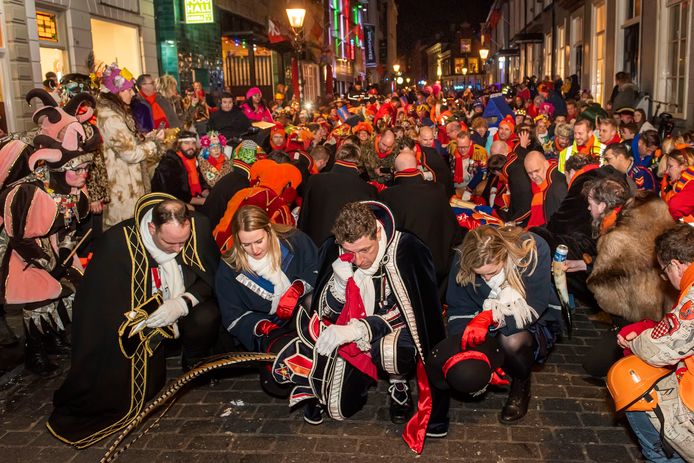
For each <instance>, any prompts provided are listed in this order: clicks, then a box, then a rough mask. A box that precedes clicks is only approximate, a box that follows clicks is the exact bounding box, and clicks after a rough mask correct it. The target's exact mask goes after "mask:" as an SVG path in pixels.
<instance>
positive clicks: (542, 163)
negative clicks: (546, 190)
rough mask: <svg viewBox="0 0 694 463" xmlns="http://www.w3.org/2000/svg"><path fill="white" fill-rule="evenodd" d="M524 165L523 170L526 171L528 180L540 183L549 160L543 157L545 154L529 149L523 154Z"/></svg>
mask: <svg viewBox="0 0 694 463" xmlns="http://www.w3.org/2000/svg"><path fill="white" fill-rule="evenodd" d="M523 165H524V166H525V172H527V174H528V177H530V181H531V182H533V183H535V184H537V185H540V184H542V182H544V181H545V179H546V177H547V170H548V169H549V161H548V160H547V159H546V158H545V155H544V154H542V153H540V152H539V151H531V152H529V153H528V154H527V155H526V156H525V161H523Z"/></svg>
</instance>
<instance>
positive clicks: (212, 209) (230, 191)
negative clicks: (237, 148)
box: [200, 159, 251, 230]
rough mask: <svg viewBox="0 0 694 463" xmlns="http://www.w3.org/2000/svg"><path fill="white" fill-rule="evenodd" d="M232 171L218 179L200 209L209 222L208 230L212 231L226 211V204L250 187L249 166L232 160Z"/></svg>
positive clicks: (238, 160) (237, 160)
mask: <svg viewBox="0 0 694 463" xmlns="http://www.w3.org/2000/svg"><path fill="white" fill-rule="evenodd" d="M232 163H233V165H234V170H233V171H231V172H229V173H228V174H226V175H225V176H224V177H222V178H220V179H219V181H218V182H217V183H216V184H215V186H214V187H212V189H211V190H210V194H209V195H208V196H207V199H206V200H205V204H204V205H203V206H202V208H201V209H200V212H202V213H203V214H204V215H205V216H206V217H207V220H208V221H209V222H210V229H212V230H214V228H215V227H216V226H217V224H218V223H219V221H220V220H221V219H222V217H223V216H224V212H225V211H226V210H227V203H229V200H230V199H231V198H232V197H233V196H234V195H235V194H236V193H238V192H239V191H241V190H243V189H244V188H248V187H249V186H250V182H249V181H250V178H251V166H249V165H248V164H246V163H245V162H243V161H241V160H240V159H234V160H233V161H232Z"/></svg>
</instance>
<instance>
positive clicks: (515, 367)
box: [497, 331, 535, 379]
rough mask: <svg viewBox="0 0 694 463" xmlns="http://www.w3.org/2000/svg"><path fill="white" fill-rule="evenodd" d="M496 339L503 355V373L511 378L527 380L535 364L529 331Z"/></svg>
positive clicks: (531, 337) (531, 336) (532, 340)
mask: <svg viewBox="0 0 694 463" xmlns="http://www.w3.org/2000/svg"><path fill="white" fill-rule="evenodd" d="M497 338H498V340H499V345H500V346H501V352H503V354H504V363H503V366H502V368H503V369H504V371H505V372H506V373H507V374H508V375H509V376H511V377H512V378H518V379H526V378H528V377H529V376H530V372H531V371H532V368H533V364H534V363H535V358H534V356H533V342H534V339H533V335H532V334H530V332H529V331H519V332H517V333H514V334H511V335H509V336H504V335H503V334H500V335H499V336H497Z"/></svg>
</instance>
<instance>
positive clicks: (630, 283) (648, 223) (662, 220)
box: [587, 192, 676, 322]
mask: <svg viewBox="0 0 694 463" xmlns="http://www.w3.org/2000/svg"><path fill="white" fill-rule="evenodd" d="M673 225H674V221H673V219H672V217H671V216H670V213H669V212H668V208H667V204H666V203H665V202H664V201H663V200H662V199H660V198H659V197H658V196H657V195H655V194H652V193H650V192H639V193H637V196H636V197H634V198H632V199H630V200H629V201H627V203H626V204H625V205H624V207H623V208H622V210H621V211H620V213H619V215H618V216H617V221H616V224H615V226H614V227H612V228H611V229H609V230H607V231H606V232H605V233H604V234H603V235H602V236H601V237H600V239H599V240H598V255H597V257H596V259H595V264H594V266H593V271H592V272H591V274H590V276H589V277H588V280H587V283H588V288H589V289H590V290H591V291H592V292H593V294H594V295H595V299H596V300H597V301H598V304H599V305H600V308H602V309H603V310H604V311H605V312H607V313H609V314H612V315H617V316H619V317H622V318H625V319H626V320H627V321H629V322H636V321H639V320H642V319H644V318H650V319H651V320H655V321H658V320H660V319H661V318H663V314H665V313H666V312H668V311H669V310H670V309H671V308H672V304H673V303H674V302H675V297H676V293H675V291H674V289H673V288H672V285H671V284H670V282H669V281H664V280H663V279H661V278H660V267H659V265H658V261H657V259H656V255H655V239H656V237H657V236H658V235H660V234H662V233H663V232H664V231H665V230H667V229H668V228H670V227H672V226H673Z"/></svg>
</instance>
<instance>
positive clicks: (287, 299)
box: [277, 280, 304, 320]
mask: <svg viewBox="0 0 694 463" xmlns="http://www.w3.org/2000/svg"><path fill="white" fill-rule="evenodd" d="M303 295H304V282H303V281H301V280H296V281H295V282H294V283H292V285H291V286H290V287H289V289H288V290H287V291H285V293H284V295H283V296H282V297H281V298H280V302H279V304H277V316H278V317H279V318H280V320H289V319H290V318H292V314H293V313H294V309H296V305H297V304H298V303H299V299H301V296H303Z"/></svg>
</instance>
